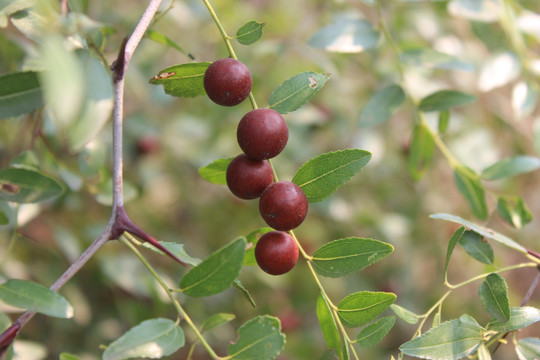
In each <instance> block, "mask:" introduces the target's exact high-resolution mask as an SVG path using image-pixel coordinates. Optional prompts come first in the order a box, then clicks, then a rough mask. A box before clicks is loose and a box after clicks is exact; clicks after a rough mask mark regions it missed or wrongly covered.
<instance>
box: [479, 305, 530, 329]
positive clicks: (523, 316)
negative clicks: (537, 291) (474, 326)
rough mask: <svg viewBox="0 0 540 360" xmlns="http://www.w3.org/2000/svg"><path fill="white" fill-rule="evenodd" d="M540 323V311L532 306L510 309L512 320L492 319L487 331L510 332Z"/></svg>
mask: <svg viewBox="0 0 540 360" xmlns="http://www.w3.org/2000/svg"><path fill="white" fill-rule="evenodd" d="M538 321H540V310H539V309H537V308H534V307H531V306H523V307H513V308H510V320H508V321H499V320H497V319H495V318H492V319H491V321H490V322H489V324H488V326H487V329H488V330H493V331H497V332H501V333H502V332H509V331H514V330H518V329H522V328H524V327H527V326H529V325H531V324H534V323H535V322H538Z"/></svg>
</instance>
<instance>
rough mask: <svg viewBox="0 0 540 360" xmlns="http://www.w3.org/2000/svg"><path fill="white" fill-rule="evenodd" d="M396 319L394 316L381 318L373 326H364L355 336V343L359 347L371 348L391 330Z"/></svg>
mask: <svg viewBox="0 0 540 360" xmlns="http://www.w3.org/2000/svg"><path fill="white" fill-rule="evenodd" d="M395 322H396V318H395V317H394V316H387V317H383V318H381V319H379V320H377V321H375V322H374V323H373V324H371V325H369V326H366V327H365V328H364V329H362V331H360V333H359V334H358V335H357V336H356V341H355V343H356V344H358V345H360V346H366V347H367V346H373V345H375V344H377V343H378V342H380V341H381V340H382V339H383V338H384V337H385V336H386V334H388V332H389V331H390V329H392V327H393V326H394V323H395Z"/></svg>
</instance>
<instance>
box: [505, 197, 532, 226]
mask: <svg viewBox="0 0 540 360" xmlns="http://www.w3.org/2000/svg"><path fill="white" fill-rule="evenodd" d="M497 211H498V212H499V214H500V215H501V216H502V218H503V219H504V220H506V221H507V222H508V223H509V224H510V225H512V226H513V227H515V228H516V229H521V228H522V227H523V226H525V225H526V224H528V223H530V222H531V221H532V219H533V215H532V212H531V211H530V210H529V209H528V208H527V205H525V202H524V201H523V199H522V198H520V197H517V196H516V197H499V198H498V199H497Z"/></svg>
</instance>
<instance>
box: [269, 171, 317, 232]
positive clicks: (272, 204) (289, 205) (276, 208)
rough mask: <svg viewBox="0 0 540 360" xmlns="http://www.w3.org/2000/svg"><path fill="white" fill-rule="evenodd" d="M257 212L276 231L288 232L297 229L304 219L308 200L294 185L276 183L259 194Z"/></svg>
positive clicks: (285, 182)
mask: <svg viewBox="0 0 540 360" xmlns="http://www.w3.org/2000/svg"><path fill="white" fill-rule="evenodd" d="M259 211H260V213H261V216H262V218H263V219H264V221H266V223H267V224H268V225H270V226H271V227H273V228H274V229H276V230H281V231H289V230H292V229H294V228H296V227H298V226H299V225H300V224H301V223H302V222H303V221H304V219H305V218H306V215H307V211H308V200H307V198H306V195H305V194H304V192H303V191H302V189H300V187H299V186H298V185H296V184H295V183H293V182H290V181H278V182H275V183H273V184H271V185H269V186H268V187H267V188H266V189H265V190H264V191H263V193H262V194H261V198H260V200H259Z"/></svg>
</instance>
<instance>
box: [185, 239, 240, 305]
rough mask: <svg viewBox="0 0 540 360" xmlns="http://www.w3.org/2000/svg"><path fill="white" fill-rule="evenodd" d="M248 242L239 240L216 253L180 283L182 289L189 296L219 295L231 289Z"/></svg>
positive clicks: (191, 271)
mask: <svg viewBox="0 0 540 360" xmlns="http://www.w3.org/2000/svg"><path fill="white" fill-rule="evenodd" d="M245 248H246V240H245V239H243V238H240V239H237V240H235V241H233V242H232V243H230V244H228V245H226V246H224V247H222V248H221V249H219V250H217V251H216V252H214V253H213V254H212V255H210V256H209V257H208V258H207V259H205V260H204V261H203V262H201V263H200V264H199V265H197V266H196V267H194V268H192V269H191V270H190V271H189V272H188V273H187V274H186V275H184V277H183V278H182V280H181V281H180V289H181V290H182V292H183V293H184V294H186V295H189V296H195V297H201V296H210V295H214V294H218V293H220V292H222V291H223V290H225V289H227V288H229V287H230V286H231V285H232V283H233V281H234V279H236V277H237V276H238V274H239V273H240V268H241V267H242V262H243V260H244V250H245Z"/></svg>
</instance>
